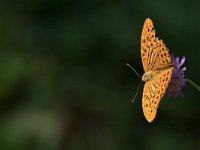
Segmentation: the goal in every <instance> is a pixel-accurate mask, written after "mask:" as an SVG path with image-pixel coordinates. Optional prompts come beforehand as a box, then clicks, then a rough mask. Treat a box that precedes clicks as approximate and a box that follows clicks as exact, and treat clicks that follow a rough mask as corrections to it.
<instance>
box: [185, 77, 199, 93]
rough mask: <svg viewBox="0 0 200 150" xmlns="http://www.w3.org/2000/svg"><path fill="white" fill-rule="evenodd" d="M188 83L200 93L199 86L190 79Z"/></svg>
mask: <svg viewBox="0 0 200 150" xmlns="http://www.w3.org/2000/svg"><path fill="white" fill-rule="evenodd" d="M186 81H187V82H189V83H190V84H191V85H192V86H194V87H195V88H196V89H197V90H198V91H199V92H200V86H198V85H197V84H196V83H194V82H193V81H191V80H190V79H188V78H187V79H186Z"/></svg>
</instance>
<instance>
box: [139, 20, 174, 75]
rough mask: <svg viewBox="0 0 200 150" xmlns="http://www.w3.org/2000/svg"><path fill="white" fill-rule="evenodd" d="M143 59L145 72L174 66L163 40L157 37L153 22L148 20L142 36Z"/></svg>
mask: <svg viewBox="0 0 200 150" xmlns="http://www.w3.org/2000/svg"><path fill="white" fill-rule="evenodd" d="M141 58H142V63H143V68H144V71H145V72H147V71H150V70H155V69H159V68H162V67H167V66H172V63H171V56H170V55H169V52H168V49H167V47H166V46H165V44H164V43H163V41H162V40H159V39H158V38H157V37H156V32H155V30H154V25H153V22H152V21H151V19H150V18H147V19H146V20H145V22H144V26H143V29H142V36H141Z"/></svg>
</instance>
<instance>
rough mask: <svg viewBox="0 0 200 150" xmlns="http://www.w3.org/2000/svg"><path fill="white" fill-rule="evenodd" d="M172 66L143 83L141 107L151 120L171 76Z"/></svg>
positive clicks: (150, 120)
mask: <svg viewBox="0 0 200 150" xmlns="http://www.w3.org/2000/svg"><path fill="white" fill-rule="evenodd" d="M172 70H173V68H172V67H171V68H169V69H166V70H164V71H162V72H160V73H158V75H157V76H156V77H155V78H153V79H152V80H149V81H147V82H146V83H145V85H144V90H143V97H142V108H143V113H144V116H145V118H146V119H147V121H148V122H152V121H153V120H154V118H155V116H156V113H157V108H158V106H159V103H160V100H161V98H162V97H163V95H164V93H165V91H166V89H167V86H168V84H169V82H170V79H171V76H172Z"/></svg>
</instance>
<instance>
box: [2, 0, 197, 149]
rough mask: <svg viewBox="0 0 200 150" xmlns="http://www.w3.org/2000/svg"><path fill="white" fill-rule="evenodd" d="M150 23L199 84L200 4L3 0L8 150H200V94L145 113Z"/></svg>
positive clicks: (187, 94)
mask: <svg viewBox="0 0 200 150" xmlns="http://www.w3.org/2000/svg"><path fill="white" fill-rule="evenodd" d="M147 17H150V18H151V19H152V20H153V22H154V25H155V28H156V32H157V36H158V37H161V38H162V39H163V40H164V42H165V44H166V45H167V47H168V48H169V50H170V53H174V54H175V55H176V56H185V57H186V66H187V71H186V76H187V77H188V78H190V79H192V80H193V81H195V82H196V83H197V84H200V78H199V74H200V71H199V58H200V46H199V44H200V42H199V40H200V36H199V35H200V1H197V0H196V1H194V0H190V1H186V0H185V1H184V0H179V1H174V0H168V1H164V0H155V1H144V0H141V1H139V0H138V1H131V0H128V1H119V0H118V1H114V0H107V1H104V0H99V1H97V0H67V1H64V0H63V1H61V0H57V1H56V0H29V1H26V0H18V1H15V0H7V1H5V0H4V1H3V0H1V1H0V149H2V150H31V149H32V150H64V149H66V150H134V149H136V150H140V149H148V150H161V149H162V150H169V149H170V150H172V149H176V150H177V149H182V150H187V149H195V150H197V149H200V99H199V97H200V93H199V92H198V91H197V90H196V89H194V88H193V87H192V86H191V85H189V84H187V85H186V88H185V89H184V98H176V99H170V98H166V97H164V98H163V99H162V101H161V104H160V107H159V110H158V114H157V117H156V119H155V121H154V122H153V123H148V122H147V121H146V120H145V118H144V116H143V112H142V108H141V97H142V90H143V84H142V85H141V87H140V89H139V93H138V95H137V98H136V100H135V102H134V103H131V100H132V98H133V96H134V94H135V92H136V89H137V86H138V84H139V82H140V78H138V77H137V76H136V75H135V74H134V72H133V71H132V70H131V69H130V68H128V67H127V66H126V63H127V62H128V63H130V64H131V65H132V66H133V67H134V68H135V69H136V70H137V71H138V72H139V74H143V68H142V63H141V58H140V36H141V30H142V26H143V23H144V20H145V18H147Z"/></svg>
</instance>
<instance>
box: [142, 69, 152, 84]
mask: <svg viewBox="0 0 200 150" xmlns="http://www.w3.org/2000/svg"><path fill="white" fill-rule="evenodd" d="M152 77H153V76H152V71H148V72H145V73H144V74H143V76H142V81H144V82H147V81H149V80H151V79H152Z"/></svg>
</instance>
